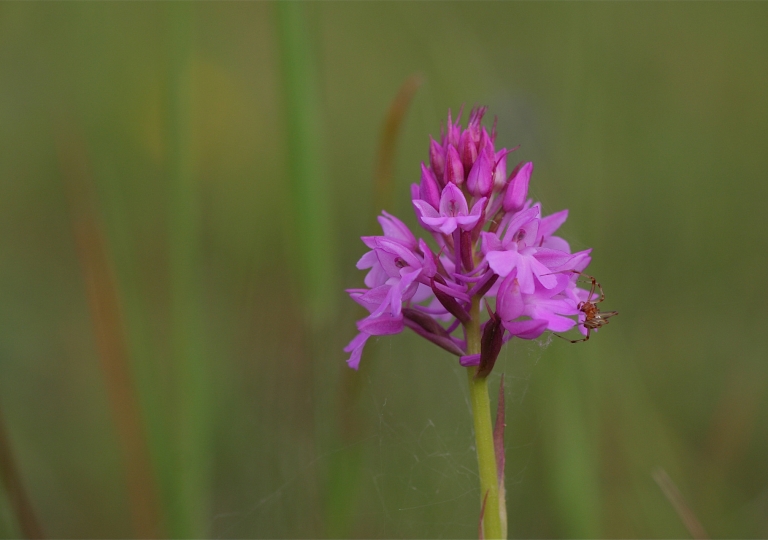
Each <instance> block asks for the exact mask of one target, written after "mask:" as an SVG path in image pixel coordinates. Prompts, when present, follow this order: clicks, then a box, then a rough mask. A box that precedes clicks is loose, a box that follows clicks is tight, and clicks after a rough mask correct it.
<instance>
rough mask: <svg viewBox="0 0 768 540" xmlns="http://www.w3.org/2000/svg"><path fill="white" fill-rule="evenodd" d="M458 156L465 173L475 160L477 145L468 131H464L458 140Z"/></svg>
mask: <svg viewBox="0 0 768 540" xmlns="http://www.w3.org/2000/svg"><path fill="white" fill-rule="evenodd" d="M459 156H460V157H461V164H462V165H463V166H464V171H465V172H466V171H469V170H470V169H471V168H472V165H474V164H475V161H476V160H477V145H476V144H475V141H474V140H473V138H472V133H470V132H469V130H468V129H467V130H464V133H462V134H461V139H459Z"/></svg>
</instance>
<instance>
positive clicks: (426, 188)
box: [419, 163, 440, 208]
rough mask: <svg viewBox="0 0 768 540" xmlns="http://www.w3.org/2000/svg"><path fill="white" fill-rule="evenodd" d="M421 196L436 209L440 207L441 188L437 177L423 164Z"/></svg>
mask: <svg viewBox="0 0 768 540" xmlns="http://www.w3.org/2000/svg"><path fill="white" fill-rule="evenodd" d="M419 195H420V196H421V199H422V200H423V201H427V202H428V203H429V204H431V205H432V206H433V207H435V208H437V207H438V206H439V205H440V187H439V186H438V185H437V180H436V179H435V175H433V174H432V171H430V170H429V169H428V168H427V166H426V165H424V164H423V163H422V164H421V185H420V186H419Z"/></svg>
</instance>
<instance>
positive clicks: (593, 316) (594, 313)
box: [555, 270, 619, 343]
mask: <svg viewBox="0 0 768 540" xmlns="http://www.w3.org/2000/svg"><path fill="white" fill-rule="evenodd" d="M566 272H573V273H574V274H579V275H581V276H584V277H585V278H587V279H589V280H590V281H591V282H592V288H591V289H590V290H589V295H588V296H587V299H586V300H585V301H584V302H579V305H577V306H576V307H577V309H578V310H579V311H581V312H582V313H584V321H583V322H581V323H579V324H581V325H583V326H584V328H586V329H587V337H585V338H583V339H568V338H565V337H563V336H561V335H560V334H555V335H556V336H557V337H559V338H561V339H564V340H566V341H570V342H571V343H580V342H582V341H587V340H588V339H589V334H590V333H591V332H592V330H598V329H599V328H601V327H602V326H603V325H606V324H608V319H609V318H611V317H613V316H614V315H618V314H619V312H618V311H605V312H601V311H600V308H598V307H597V304H599V303H600V302H602V301H603V300H605V293H604V292H603V287H602V286H601V285H600V284H599V283H598V282H597V280H595V278H593V277H592V276H588V275H587V274H583V273H581V272H579V271H578V270H566ZM595 288H598V289H600V299H599V300H596V301H595V302H593V301H592V297H593V296H594V295H595Z"/></svg>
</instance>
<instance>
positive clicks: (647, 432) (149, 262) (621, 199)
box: [0, 2, 768, 538]
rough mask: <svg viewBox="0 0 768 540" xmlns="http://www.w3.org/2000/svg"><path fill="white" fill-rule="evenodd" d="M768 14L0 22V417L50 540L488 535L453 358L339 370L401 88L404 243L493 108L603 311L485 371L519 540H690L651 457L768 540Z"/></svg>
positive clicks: (275, 12) (142, 6)
mask: <svg viewBox="0 0 768 540" xmlns="http://www.w3.org/2000/svg"><path fill="white" fill-rule="evenodd" d="M297 17H298V19H297ZM301 17H303V21H304V29H303V30H302V29H301V27H298V26H295V25H296V24H300V23H301V21H302V19H301ZM291 24H294V26H291ZM767 28H768V3H758V2H750V3H688V2H685V3H607V2H599V3H475V2H472V3H462V2H450V3H439V2H425V3H334V2H323V3H312V4H292V5H291V6H288V7H286V6H285V5H283V6H282V10H281V9H280V8H279V7H278V6H276V5H275V4H269V3H220V2H217V3H195V4H180V3H171V4H162V3H90V2H89V3H66V4H65V3H1V4H0V410H1V411H2V415H3V417H4V418H5V425H6V431H7V437H8V441H9V444H10V447H11V448H12V450H13V453H14V456H15V461H16V465H17V469H18V474H19V475H20V477H21V479H22V481H23V483H24V487H25V489H26V492H27V495H28V496H29V499H30V501H31V504H32V506H33V507H34V510H35V512H36V514H37V517H38V520H39V522H40V526H41V527H42V529H43V531H44V533H45V534H47V535H50V536H53V537H131V536H149V535H160V536H162V535H170V536H175V537H224V538H226V537H369V538H379V537H445V538H454V537H472V536H474V535H476V531H477V516H478V511H479V492H478V481H477V475H476V467H477V464H476V458H475V454H474V448H473V444H474V439H473V435H472V431H471V417H470V413H469V405H468V402H467V389H466V377H465V374H464V370H463V369H462V368H460V367H459V366H458V363H457V362H456V361H455V359H454V358H453V357H451V356H450V355H448V354H447V353H445V352H443V351H441V350H439V349H437V348H436V347H434V346H431V345H429V344H427V343H422V342H421V341H420V340H419V339H418V338H417V337H416V336H415V335H413V334H412V333H404V334H403V335H400V336H393V337H385V338H381V339H380V340H378V342H376V343H372V344H371V345H369V347H368V348H367V350H366V353H365V355H364V358H363V362H362V364H363V365H362V368H361V370H360V371H359V372H356V373H355V372H352V371H351V370H348V368H347V367H346V365H345V363H344V360H345V358H346V356H345V355H344V354H343V353H342V351H341V349H342V347H343V346H344V345H345V344H346V343H347V342H348V341H349V340H350V339H351V338H352V337H353V336H354V334H355V328H354V321H355V319H357V318H360V316H361V312H360V311H359V309H358V306H356V305H355V304H354V303H353V302H352V301H351V300H349V299H348V298H347V297H346V295H345V294H344V292H343V289H344V288H349V287H359V286H362V281H363V277H364V274H363V273H362V272H359V271H357V270H356V269H355V266H354V264H355V262H356V261H357V259H358V258H359V257H360V255H362V253H363V252H364V251H365V248H364V246H363V244H362V243H361V242H360V241H359V237H360V235H363V234H373V233H375V231H376V229H375V228H374V227H373V223H374V221H373V216H374V213H375V212H377V211H378V208H376V204H377V203H376V201H375V200H374V189H373V177H374V172H375V169H376V159H377V154H378V152H379V145H380V144H381V142H380V141H381V132H382V126H383V123H384V119H385V117H386V115H387V111H388V109H389V108H390V106H391V103H392V101H393V99H394V97H395V95H396V94H397V91H398V88H399V87H400V86H401V84H403V82H404V81H405V80H406V79H407V78H408V77H409V76H411V75H412V74H414V73H420V74H421V75H422V78H423V84H422V86H421V87H420V88H419V90H418V91H417V92H416V94H415V97H414V99H413V101H412V103H411V105H410V108H409V109H408V110H407V112H406V113H405V116H404V122H403V124H402V126H401V130H400V132H399V136H398V138H397V139H396V153H395V161H394V163H393V171H394V173H393V176H392V178H393V181H394V191H393V193H394V198H393V200H392V203H391V204H389V205H388V207H387V210H389V211H391V212H393V213H395V214H396V215H398V216H400V217H401V218H403V219H404V220H406V222H407V223H409V224H410V225H415V219H414V216H413V212H412V209H411V207H410V198H409V195H408V193H409V191H408V185H409V184H410V183H411V182H414V181H418V178H419V162H420V161H421V160H426V159H427V150H428V141H429V139H428V136H429V135H430V134H433V135H435V136H437V134H438V133H439V129H440V124H441V122H444V120H445V117H446V113H447V110H448V108H452V109H453V110H454V112H455V111H456V110H457V109H458V108H459V107H460V106H461V105H462V104H464V105H465V106H466V107H470V106H472V105H473V104H484V105H487V106H489V117H490V118H492V117H493V116H494V115H495V116H497V117H498V128H499V143H501V144H502V145H505V146H509V147H511V146H514V145H517V144H521V145H522V147H521V149H520V150H518V151H517V152H516V153H515V155H516V156H517V159H525V160H532V161H534V162H535V164H536V171H535V173H534V177H533V181H532V183H531V186H532V187H531V192H532V195H533V196H534V197H536V198H537V199H538V200H541V201H542V203H543V207H544V210H545V213H551V212H554V211H557V210H560V209H562V208H569V209H570V217H569V220H568V222H567V223H566V224H565V225H564V227H563V229H561V232H562V236H563V237H565V238H567V239H568V240H569V241H570V242H571V246H572V247H573V248H574V249H584V248H586V247H593V248H594V252H593V256H594V259H593V260H594V262H593V264H592V265H591V266H590V268H589V273H590V274H593V275H595V276H596V277H597V278H598V280H599V281H600V282H601V283H602V284H603V286H604V288H605V292H606V295H607V299H606V302H605V304H604V306H605V308H606V309H616V310H619V311H620V312H621V315H620V316H619V317H618V318H616V319H613V320H612V324H611V325H610V326H609V327H607V328H605V329H604V330H603V331H601V332H600V333H599V334H598V335H595V336H594V337H593V339H592V340H590V341H589V342H588V343H580V344H577V345H571V344H568V343H566V342H564V341H560V340H556V341H554V342H551V344H548V342H547V340H546V339H545V340H543V341H542V342H515V343H512V344H510V346H508V347H507V348H506V349H505V350H504V352H503V353H502V356H501V358H500V360H499V362H498V364H497V366H496V369H495V371H494V374H493V375H492V376H491V386H492V392H495V389H496V388H497V387H498V382H499V378H500V374H501V373H502V372H505V373H506V381H507V394H506V396H507V432H506V445H507V483H506V485H507V493H508V495H507V497H508V499H507V502H508V512H509V532H510V536H512V537H651V538H656V537H685V536H687V535H688V532H687V530H686V528H685V527H684V526H683V524H682V522H681V520H680V519H679V517H678V515H677V514H676V513H675V510H674V509H673V507H672V505H671V503H670V501H669V500H667V498H665V496H664V495H663V493H662V491H661V489H660V488H659V486H658V485H657V484H656V483H655V482H654V480H653V478H652V473H653V471H654V470H656V469H657V468H658V467H661V468H663V469H664V470H665V471H666V472H667V473H668V474H669V476H670V478H671V479H672V480H673V481H674V483H675V484H676V485H677V486H678V488H679V490H680V492H681V493H682V495H683V497H684V498H685V499H686V500H687V502H688V504H689V506H690V508H691V509H692V511H693V512H694V514H695V515H696V516H698V519H699V521H700V522H701V523H702V525H703V527H704V528H705V529H706V530H707V532H708V533H709V534H710V535H711V536H715V537H743V538H745V537H766V536H768V462H767V461H766V456H767V455H768V428H767V427H766V426H768V395H767V393H768V392H766V381H767V380H768V364H767V363H766V356H767V355H766V351H768V341H766V339H767V335H768V333H767V332H766V323H768V315H767V314H766V299H767V298H766V297H767V296H768V295H767V293H766V292H765V287H763V285H761V283H760V281H759V279H760V276H761V275H762V276H765V275H766V271H767V270H766V269H768V240H767V238H768V237H767V236H766V228H767V227H766V226H767V225H768V220H767V219H766V214H767V213H766V204H767V203H768V182H766V171H768V149H767V148H768V97H767V96H768V32H767V31H766V29H767ZM297 29H298V30H297ZM302 44H303V45H302ZM293 45H296V47H297V48H296V49H295V50H293V49H292V46H293ZM302 46H303V47H304V49H302ZM302 50H303V51H304V53H307V54H306V56H304V57H302V56H301V55H302V54H304V53H302ZM296 55H298V56H296ZM297 58H298V60H297ZM302 58H304V60H307V62H302V61H301V59H302ZM302 100H303V101H302ZM297 103H298V104H299V105H301V106H298V105H297ZM292 122H293V123H292ZM302 130H304V131H302ZM302 133H303V135H302ZM302 136H303V137H304V138H303V139H302ZM301 140H304V141H305V142H306V141H309V144H310V147H302V146H301V145H300V144H301V142H300V141H301ZM297 141H299V142H297ZM297 171H298V173H297ZM300 174H305V175H306V178H309V179H310V182H309V183H308V184H307V183H304V184H302V183H301V181H299V180H300V179H299V178H298V177H297V175H300ZM306 216H310V217H309V218H306ZM0 534H2V535H3V536H6V537H9V536H10V537H13V536H18V535H20V534H22V530H21V528H20V525H19V523H18V522H17V519H16V516H15V512H14V510H13V504H12V496H9V494H8V493H7V492H6V493H4V494H3V495H2V496H1V497H0Z"/></svg>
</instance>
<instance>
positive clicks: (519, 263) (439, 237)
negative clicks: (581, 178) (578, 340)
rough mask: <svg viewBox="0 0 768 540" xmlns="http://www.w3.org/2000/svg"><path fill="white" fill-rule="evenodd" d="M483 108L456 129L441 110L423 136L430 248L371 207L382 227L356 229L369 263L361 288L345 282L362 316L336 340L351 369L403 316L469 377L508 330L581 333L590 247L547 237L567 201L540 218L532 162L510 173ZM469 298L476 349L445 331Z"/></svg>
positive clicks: (463, 319) (421, 208)
mask: <svg viewBox="0 0 768 540" xmlns="http://www.w3.org/2000/svg"><path fill="white" fill-rule="evenodd" d="M485 110H486V109H485V108H478V109H474V110H473V111H472V113H471V115H470V118H469V123H468V125H467V127H466V129H463V130H462V128H461V126H460V124H459V120H460V118H461V114H459V119H458V120H457V121H456V122H455V123H454V122H453V120H452V119H451V114H450V112H449V113H448V123H447V126H446V129H445V130H444V131H443V132H442V133H441V140H440V142H439V143H438V142H437V141H435V140H434V139H431V142H430V147H429V167H427V166H426V165H424V164H423V163H422V166H421V183H419V184H413V186H411V196H412V199H413V207H414V209H415V211H416V216H417V218H418V222H419V224H420V225H421V226H422V227H423V228H424V229H425V230H426V231H427V232H429V233H430V234H431V236H432V238H433V239H434V242H435V244H436V247H435V248H433V247H430V245H429V244H427V242H425V241H424V240H422V239H417V238H416V237H415V236H414V234H413V233H412V232H411V231H410V230H409V229H408V227H407V226H406V225H405V224H404V223H403V222H402V221H400V220H399V219H397V218H396V217H395V216H393V215H390V214H388V213H387V212H383V215H382V216H380V217H379V223H380V224H381V228H382V229H383V232H384V235H383V236H367V237H363V238H362V240H363V242H364V243H365V245H366V246H368V248H369V249H370V251H368V252H367V253H366V254H365V255H363V256H362V258H361V259H360V260H359V261H358V263H357V267H358V268H359V269H361V270H364V269H367V270H368V275H367V276H366V277H365V285H366V287H367V288H365V289H349V290H348V291H347V292H348V293H349V295H350V296H351V297H352V299H353V300H355V301H356V302H357V303H359V304H360V305H362V306H363V307H365V308H366V309H367V310H368V311H369V312H370V315H369V316H368V317H366V318H364V319H362V320H361V321H358V323H357V328H358V330H359V334H358V335H357V336H356V337H355V338H354V339H353V340H352V341H351V342H350V343H349V345H347V347H346V348H345V349H344V351H345V352H347V353H350V357H349V359H348V360H347V363H348V364H349V366H350V367H352V368H354V369H357V368H358V366H359V364H360V357H361V354H362V351H363V348H364V346H365V343H366V341H367V340H368V338H370V337H371V336H381V335H387V334H397V333H399V332H401V331H402V330H403V328H405V327H406V326H407V327H408V328H410V329H411V330H413V331H414V332H416V333H417V334H419V335H420V336H422V337H424V338H426V339H428V340H429V341H431V342H433V343H435V344H436V345H439V346H440V347H442V348H443V349H445V350H447V351H448V352H451V353H453V354H455V355H456V356H458V357H459V358H460V362H461V364H462V365H463V366H479V368H478V375H487V374H488V373H489V372H490V370H491V369H492V368H493V364H494V362H495V361H496V357H497V356H498V354H499V351H500V349H501V346H502V345H503V343H504V342H506V341H507V340H509V339H510V338H512V337H517V338H521V339H535V338H537V337H539V336H541V335H542V334H543V333H544V332H545V331H548V330H549V331H553V332H565V331H567V330H570V329H571V328H573V326H575V325H576V324H579V329H580V330H581V331H582V333H585V332H586V329H585V328H584V327H583V325H581V324H580V323H583V319H584V313H583V312H581V311H580V309H579V305H580V302H583V301H585V300H591V298H588V296H589V292H588V291H585V290H583V289H580V288H578V287H577V286H576V280H577V278H578V272H581V271H583V270H584V269H585V268H586V267H587V265H588V264H589V262H590V255H589V253H590V251H591V250H585V251H580V252H577V253H571V249H570V246H569V245H568V243H567V242H566V241H565V240H563V239H562V238H560V237H558V236H554V233H555V231H557V229H558V228H559V227H560V225H562V224H563V222H564V221H565V219H566V217H567V215H568V211H567V210H563V211H561V212H557V213H555V214H552V215H549V216H546V217H544V216H542V215H541V206H540V204H539V203H535V204H534V203H533V201H532V200H530V199H528V183H529V181H530V179H531V173H532V172H533V163H520V164H519V165H517V167H515V168H514V170H513V171H512V172H511V173H510V174H509V176H507V156H508V154H510V153H511V152H512V151H514V149H512V150H507V149H506V148H502V149H500V150H498V151H497V150H496V149H495V147H494V141H495V139H496V129H495V125H494V128H493V129H492V130H491V132H490V133H488V131H487V130H486V129H485V127H483V126H481V121H482V118H483V115H484V114H485ZM473 300H474V301H475V302H479V305H480V306H484V308H485V311H487V312H488V314H489V316H488V319H487V320H486V321H485V322H484V323H482V325H481V332H482V338H481V352H480V353H476V354H467V344H466V332H464V334H463V335H460V336H459V337H457V336H455V335H454V333H457V332H455V331H456V330H457V329H458V327H459V326H460V325H462V326H463V327H464V329H466V327H467V325H468V324H469V323H470V321H471V311H472V310H471V305H472V302H473ZM481 312H482V311H481ZM475 316H479V315H478V314H477V310H475ZM574 317H578V322H577V319H575V318H574Z"/></svg>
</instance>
